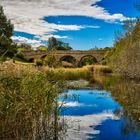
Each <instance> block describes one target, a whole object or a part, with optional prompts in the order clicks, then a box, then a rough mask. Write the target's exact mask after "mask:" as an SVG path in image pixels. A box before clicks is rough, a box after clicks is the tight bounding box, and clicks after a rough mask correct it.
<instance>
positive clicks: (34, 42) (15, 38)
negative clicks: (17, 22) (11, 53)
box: [12, 36, 45, 47]
mask: <svg viewBox="0 0 140 140" xmlns="http://www.w3.org/2000/svg"><path fill="white" fill-rule="evenodd" d="M12 39H13V41H15V42H16V43H17V44H19V43H26V44H30V45H32V46H33V47H38V46H40V45H45V44H43V43H42V42H41V41H40V40H34V39H28V38H25V37H22V36H13V37H12Z"/></svg>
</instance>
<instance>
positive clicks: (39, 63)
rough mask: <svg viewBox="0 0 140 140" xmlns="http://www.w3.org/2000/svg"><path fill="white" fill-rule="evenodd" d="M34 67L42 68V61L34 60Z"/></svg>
mask: <svg viewBox="0 0 140 140" xmlns="http://www.w3.org/2000/svg"><path fill="white" fill-rule="evenodd" d="M35 66H43V61H42V60H41V59H36V60H35Z"/></svg>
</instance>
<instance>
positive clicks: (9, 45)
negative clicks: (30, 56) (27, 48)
mask: <svg viewBox="0 0 140 140" xmlns="http://www.w3.org/2000/svg"><path fill="white" fill-rule="evenodd" d="M13 28H14V27H13V25H12V24H11V22H10V20H8V19H7V17H6V16H5V14H4V10H3V7H2V6H0V55H1V56H2V57H6V56H8V57H13V56H14V53H15V52H16V44H15V43H13V42H12V39H11V36H12V35H13Z"/></svg>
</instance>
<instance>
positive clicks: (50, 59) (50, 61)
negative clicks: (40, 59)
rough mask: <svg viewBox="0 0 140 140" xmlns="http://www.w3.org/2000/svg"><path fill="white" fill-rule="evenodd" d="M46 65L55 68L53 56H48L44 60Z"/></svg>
mask: <svg viewBox="0 0 140 140" xmlns="http://www.w3.org/2000/svg"><path fill="white" fill-rule="evenodd" d="M44 64H45V65H47V66H49V67H53V66H55V64H56V59H55V57H54V56H53V55H52V56H46V57H45V59H44Z"/></svg>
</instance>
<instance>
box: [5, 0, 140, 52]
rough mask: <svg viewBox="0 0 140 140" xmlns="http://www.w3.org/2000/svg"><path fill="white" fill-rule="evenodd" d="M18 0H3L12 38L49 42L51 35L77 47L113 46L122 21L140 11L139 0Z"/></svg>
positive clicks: (21, 40)
mask: <svg viewBox="0 0 140 140" xmlns="http://www.w3.org/2000/svg"><path fill="white" fill-rule="evenodd" d="M16 1H17V0H14V1H12V2H9V0H5V1H3V2H2V5H3V6H4V9H5V12H6V14H7V16H8V17H9V18H10V19H11V20H12V22H13V23H14V25H15V32H14V35H13V39H14V40H15V41H16V42H18V43H19V42H21V43H23V42H24V43H29V44H31V45H33V46H34V47H37V46H38V45H41V44H45V45H47V40H48V38H49V37H51V36H54V37H56V38H58V39H59V40H62V41H64V42H67V43H69V44H70V46H71V47H73V49H76V50H88V49H91V48H94V47H95V46H96V47H98V48H101V47H102V48H104V47H111V46H113V42H114V33H115V32H116V31H118V30H122V21H123V20H125V19H127V18H135V17H137V16H139V15H140V13H139V12H138V11H137V9H136V8H135V4H136V3H138V2H139V0H75V1H73V2H71V1H67V0H40V1H36V0H30V2H29V1H28V2H27V1H26V2H25V3H24V2H22V1H20V0H19V1H18V4H17V2H16ZM6 2H7V3H8V5H7V3H6ZM19 7H20V8H19ZM34 7H36V8H34ZM11 10H12V11H13V12H12V13H11Z"/></svg>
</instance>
